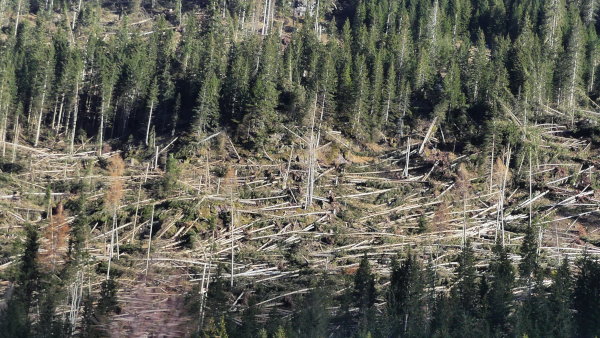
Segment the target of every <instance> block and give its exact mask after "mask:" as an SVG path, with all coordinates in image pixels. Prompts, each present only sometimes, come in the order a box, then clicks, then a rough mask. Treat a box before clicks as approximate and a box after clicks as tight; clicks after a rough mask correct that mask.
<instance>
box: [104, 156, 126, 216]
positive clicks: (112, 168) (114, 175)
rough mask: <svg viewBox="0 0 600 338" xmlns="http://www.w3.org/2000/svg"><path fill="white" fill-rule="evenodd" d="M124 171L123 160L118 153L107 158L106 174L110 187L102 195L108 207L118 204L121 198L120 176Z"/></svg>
mask: <svg viewBox="0 0 600 338" xmlns="http://www.w3.org/2000/svg"><path fill="white" fill-rule="evenodd" d="M123 172H125V162H123V159H122V158H121V156H120V155H118V154H117V155H113V156H112V157H110V158H109V159H108V175H109V176H110V187H109V189H108V191H107V192H106V195H105V196H104V202H105V203H106V205H107V206H108V207H109V208H116V207H118V206H119V203H120V202H121V199H122V198H123V180H121V176H122V175H123Z"/></svg>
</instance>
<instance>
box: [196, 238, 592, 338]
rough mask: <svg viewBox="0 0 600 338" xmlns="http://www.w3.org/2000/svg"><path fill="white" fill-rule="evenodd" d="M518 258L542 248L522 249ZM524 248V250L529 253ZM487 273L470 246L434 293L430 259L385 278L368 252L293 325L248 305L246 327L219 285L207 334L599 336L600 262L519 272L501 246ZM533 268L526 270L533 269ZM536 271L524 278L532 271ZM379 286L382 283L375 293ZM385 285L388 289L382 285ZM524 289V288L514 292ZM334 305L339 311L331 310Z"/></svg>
mask: <svg viewBox="0 0 600 338" xmlns="http://www.w3.org/2000/svg"><path fill="white" fill-rule="evenodd" d="M520 250H521V252H520V254H521V255H523V256H526V255H528V254H534V253H535V252H536V251H537V247H536V246H534V247H531V246H527V245H522V246H521V249H520ZM526 250H527V251H526ZM493 252H494V254H493V257H492V258H491V263H490V265H489V267H487V268H485V269H479V268H478V267H476V266H475V251H474V249H473V248H472V247H471V245H470V244H469V243H467V245H466V246H465V247H464V248H463V250H462V252H461V254H460V255H459V256H458V257H457V258H456V263H458V269H457V270H456V272H457V273H456V275H455V276H454V277H453V278H452V279H451V280H447V281H445V282H444V283H446V284H447V286H449V289H450V291H449V292H442V293H439V292H436V291H435V287H436V285H437V279H439V276H437V274H436V271H435V268H434V265H433V264H432V263H431V262H422V260H421V259H419V258H417V257H416V256H415V255H414V254H412V253H408V254H407V255H405V256H403V257H398V258H394V259H393V260H392V261H391V263H390V268H391V275H390V276H389V278H387V277H385V278H383V276H376V275H375V274H374V273H373V272H372V271H371V268H370V264H369V260H368V259H367V256H364V257H363V259H362V260H361V262H360V265H359V266H358V268H357V270H356V273H355V274H354V277H353V279H349V280H347V282H346V283H347V288H346V290H347V291H346V292H344V293H342V294H339V295H335V293H331V292H329V290H330V289H331V286H332V285H333V283H334V282H333V281H332V280H331V279H330V278H329V277H327V276H322V277H320V282H316V283H315V284H314V285H312V290H311V291H310V292H308V293H307V294H306V295H305V296H303V297H302V299H301V301H300V302H299V304H298V307H297V309H296V311H297V312H296V314H295V315H294V317H293V318H290V319H289V320H285V319H282V318H281V316H279V315H278V314H277V313H271V314H270V315H269V319H268V320H267V321H266V322H264V321H260V320H259V319H258V316H257V315H258V312H257V311H258V309H257V308H255V307H254V306H253V305H251V306H250V307H249V308H248V309H247V310H246V311H245V312H244V314H243V315H242V318H241V322H242V324H241V326H240V325H237V324H236V321H235V320H234V317H233V316H231V317H230V316H228V314H227V313H226V312H223V305H222V304H223V302H226V300H227V299H228V296H227V294H228V290H227V286H226V285H225V283H223V281H222V280H217V283H218V284H217V286H216V291H213V292H212V293H211V295H209V301H208V309H209V311H208V313H207V317H208V319H207V320H208V323H209V324H208V325H207V326H205V327H204V330H203V334H204V335H205V336H208V337H214V336H218V334H217V332H221V333H220V334H221V337H222V334H223V332H226V333H227V335H228V336H229V337H327V336H329V334H333V336H334V337H594V336H597V335H598V334H599V333H600V323H599V322H598V320H597V318H598V317H597V316H598V310H597V307H598V305H600V298H599V297H598V292H600V283H599V282H598V281H599V280H600V279H599V278H598V274H599V273H600V262H598V261H597V260H594V259H592V258H590V257H588V256H585V257H584V258H582V259H580V260H578V261H577V263H576V265H575V267H574V268H570V267H569V262H568V259H567V258H563V259H562V262H561V263H559V265H558V266H556V267H554V268H552V267H548V266H541V265H540V264H539V263H537V261H533V262H530V261H526V260H521V262H520V263H519V264H518V266H514V264H513V263H512V262H511V260H510V259H509V252H508V251H507V249H505V248H503V247H502V246H501V245H500V244H497V245H496V246H495V248H494V249H493ZM530 264H531V266H528V265H530ZM527 269H532V270H531V271H533V272H531V274H523V273H521V274H519V273H517V271H528V270H527ZM377 285H379V286H380V287H376V286H377ZM382 285H385V286H382ZM515 290H519V291H515ZM332 309H334V310H333V311H332Z"/></svg>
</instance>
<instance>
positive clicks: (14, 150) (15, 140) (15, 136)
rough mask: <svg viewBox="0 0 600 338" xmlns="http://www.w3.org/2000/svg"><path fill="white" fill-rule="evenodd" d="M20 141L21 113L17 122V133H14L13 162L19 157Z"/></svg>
mask: <svg viewBox="0 0 600 338" xmlns="http://www.w3.org/2000/svg"><path fill="white" fill-rule="evenodd" d="M18 143H19V115H18V114H17V119H16V122H15V134H14V135H13V151H12V162H14V161H15V160H16V159H17V144H18Z"/></svg>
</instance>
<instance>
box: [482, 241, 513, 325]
mask: <svg viewBox="0 0 600 338" xmlns="http://www.w3.org/2000/svg"><path fill="white" fill-rule="evenodd" d="M493 251H494V258H493V260H492V262H491V263H490V270H489V289H488V290H487V293H486V294H485V301H486V302H485V310H486V316H487V321H488V324H489V326H490V330H491V333H492V334H501V333H507V332H510V330H511V318H510V313H511V308H512V302H513V295H512V288H513V284H514V279H515V276H514V271H513V267H512V265H511V262H510V260H509V258H508V252H507V251H506V248H504V247H503V246H502V245H501V244H500V243H497V244H496V245H495V246H494V250H493Z"/></svg>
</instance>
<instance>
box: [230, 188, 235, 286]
mask: <svg viewBox="0 0 600 338" xmlns="http://www.w3.org/2000/svg"><path fill="white" fill-rule="evenodd" d="M230 203H231V225H230V227H229V228H230V236H231V287H232V288H233V266H234V263H235V262H234V259H235V256H234V255H235V252H234V250H233V249H234V240H233V229H234V228H235V213H234V210H233V208H234V206H233V183H232V185H231V191H230Z"/></svg>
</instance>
